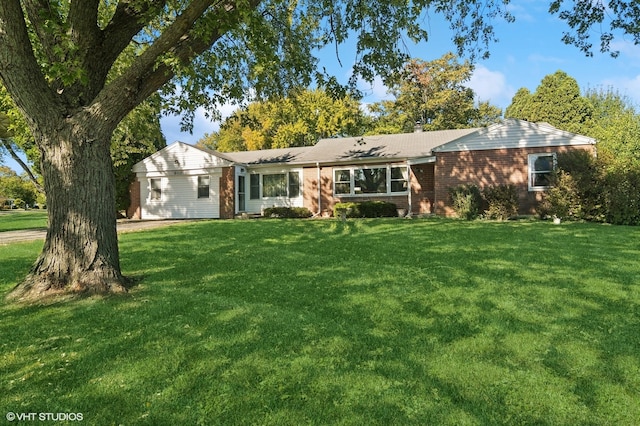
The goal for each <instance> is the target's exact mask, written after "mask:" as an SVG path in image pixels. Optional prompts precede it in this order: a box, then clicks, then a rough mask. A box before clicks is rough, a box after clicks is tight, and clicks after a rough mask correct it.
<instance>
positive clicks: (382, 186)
mask: <svg viewBox="0 0 640 426" xmlns="http://www.w3.org/2000/svg"><path fill="white" fill-rule="evenodd" d="M333 179H334V181H333V185H334V187H333V191H334V194H335V195H366V194H389V195H391V194H398V193H406V192H407V191H408V190H409V169H408V168H407V166H381V167H353V168H349V169H335V170H334V172H333Z"/></svg>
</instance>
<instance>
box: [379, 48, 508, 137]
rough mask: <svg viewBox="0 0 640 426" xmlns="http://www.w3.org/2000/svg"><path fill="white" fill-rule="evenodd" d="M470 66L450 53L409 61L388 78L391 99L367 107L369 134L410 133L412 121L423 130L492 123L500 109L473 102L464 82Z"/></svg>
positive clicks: (470, 68)
mask: <svg viewBox="0 0 640 426" xmlns="http://www.w3.org/2000/svg"><path fill="white" fill-rule="evenodd" d="M472 72H473V66H472V65H471V63H470V62H469V61H465V62H463V63H460V62H459V60H458V57H457V56H456V55H454V54H453V53H447V54H445V55H444V56H442V57H441V58H438V59H435V60H432V61H423V60H419V59H411V60H409V61H408V62H407V63H406V64H405V66H404V67H403V69H402V70H400V71H399V72H397V73H395V74H394V76H393V79H391V80H390V81H391V84H390V92H391V93H392V94H393V95H394V97H395V99H394V100H388V101H381V102H377V103H375V104H373V105H371V106H370V110H371V112H372V113H373V115H374V117H375V119H374V127H373V129H372V130H370V132H371V133H400V132H411V131H413V128H414V126H415V124H416V123H419V124H420V125H421V126H422V128H423V129H425V130H443V129H458V128H467V127H474V126H476V125H486V124H490V123H491V122H495V121H496V120H497V119H498V118H499V117H500V116H501V113H502V111H501V110H500V109H499V108H498V107H495V106H491V105H490V104H489V103H488V102H483V103H481V104H479V105H478V107H476V106H475V105H474V97H475V94H474V92H473V90H472V89H471V88H469V87H467V86H465V83H466V82H468V81H469V79H470V78H471V74H472Z"/></svg>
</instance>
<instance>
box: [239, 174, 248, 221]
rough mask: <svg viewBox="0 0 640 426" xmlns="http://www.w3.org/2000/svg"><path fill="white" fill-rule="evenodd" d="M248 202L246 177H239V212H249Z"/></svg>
mask: <svg viewBox="0 0 640 426" xmlns="http://www.w3.org/2000/svg"><path fill="white" fill-rule="evenodd" d="M246 204H247V200H246V194H245V184H244V176H242V175H240V176H238V212H243V211H246V210H247V206H246Z"/></svg>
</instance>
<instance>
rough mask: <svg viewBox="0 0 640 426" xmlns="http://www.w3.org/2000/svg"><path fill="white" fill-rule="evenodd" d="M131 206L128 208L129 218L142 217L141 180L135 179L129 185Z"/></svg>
mask: <svg viewBox="0 0 640 426" xmlns="http://www.w3.org/2000/svg"><path fill="white" fill-rule="evenodd" d="M129 200H130V203H129V207H128V208H127V217H128V218H129V219H142V210H141V205H140V203H141V199H140V181H139V180H138V178H136V179H134V181H133V182H131V184H130V185H129Z"/></svg>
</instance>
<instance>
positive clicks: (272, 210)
mask: <svg viewBox="0 0 640 426" xmlns="http://www.w3.org/2000/svg"><path fill="white" fill-rule="evenodd" d="M263 215H264V217H271V218H286V219H305V218H308V217H311V216H313V214H312V213H311V211H309V209H308V208H306V207H267V208H266V209H264V212H263Z"/></svg>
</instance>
